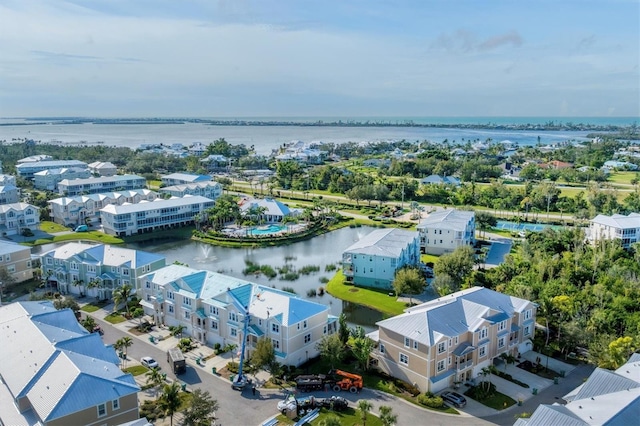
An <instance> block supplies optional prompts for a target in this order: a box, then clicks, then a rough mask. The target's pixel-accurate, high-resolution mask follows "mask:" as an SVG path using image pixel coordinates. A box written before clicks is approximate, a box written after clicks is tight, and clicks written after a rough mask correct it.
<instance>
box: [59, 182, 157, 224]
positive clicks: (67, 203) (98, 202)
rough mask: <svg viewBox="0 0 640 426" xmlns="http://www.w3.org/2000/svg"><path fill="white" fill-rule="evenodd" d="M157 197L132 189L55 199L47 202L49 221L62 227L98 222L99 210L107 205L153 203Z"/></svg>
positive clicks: (141, 190)
mask: <svg viewBox="0 0 640 426" xmlns="http://www.w3.org/2000/svg"><path fill="white" fill-rule="evenodd" d="M158 197H159V195H158V193H157V192H153V191H151V190H149V189H132V190H128V191H119V192H105V193H101V194H89V195H76V196H75V197H61V198H55V199H53V200H50V201H49V202H48V204H49V216H50V217H51V219H52V220H53V221H54V222H56V223H59V224H61V225H64V226H69V227H72V226H76V225H79V224H83V223H86V222H87V221H89V222H99V221H100V210H101V209H102V208H104V207H106V206H109V205H118V206H121V205H123V204H125V203H127V204H137V203H140V202H143V201H153V200H155V199H157V198H158Z"/></svg>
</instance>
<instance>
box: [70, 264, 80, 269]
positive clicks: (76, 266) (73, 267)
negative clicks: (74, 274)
mask: <svg viewBox="0 0 640 426" xmlns="http://www.w3.org/2000/svg"><path fill="white" fill-rule="evenodd" d="M78 269H80V268H78V264H77V263H76V262H71V270H72V271H77V270H78Z"/></svg>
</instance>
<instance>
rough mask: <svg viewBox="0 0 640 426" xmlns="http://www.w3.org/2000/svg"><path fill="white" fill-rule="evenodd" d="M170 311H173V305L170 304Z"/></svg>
mask: <svg viewBox="0 0 640 426" xmlns="http://www.w3.org/2000/svg"><path fill="white" fill-rule="evenodd" d="M169 313H170V314H172V313H173V305H169Z"/></svg>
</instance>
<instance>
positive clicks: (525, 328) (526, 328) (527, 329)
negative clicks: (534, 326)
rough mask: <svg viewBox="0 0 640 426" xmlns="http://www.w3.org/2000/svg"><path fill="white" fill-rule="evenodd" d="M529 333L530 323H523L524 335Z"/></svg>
mask: <svg viewBox="0 0 640 426" xmlns="http://www.w3.org/2000/svg"><path fill="white" fill-rule="evenodd" d="M530 334H531V326H530V325H525V327H524V335H525V336H528V335H530Z"/></svg>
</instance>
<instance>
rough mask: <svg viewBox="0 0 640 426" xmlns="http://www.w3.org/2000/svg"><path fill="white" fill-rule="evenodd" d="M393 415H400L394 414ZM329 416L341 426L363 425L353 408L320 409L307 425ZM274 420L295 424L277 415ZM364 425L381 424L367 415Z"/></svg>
mask: <svg viewBox="0 0 640 426" xmlns="http://www.w3.org/2000/svg"><path fill="white" fill-rule="evenodd" d="M381 405H384V404H381ZM376 408H377V407H376ZM395 414H401V413H395ZM331 415H334V416H337V417H338V418H339V419H340V425H341V426H355V425H361V424H363V423H362V420H361V419H360V412H359V411H358V410H357V409H355V408H353V407H349V408H347V410H345V411H342V412H338V411H330V410H327V409H326V408H321V409H320V415H319V416H318V418H317V419H315V420H314V421H312V422H311V423H307V424H311V425H319V424H320V422H322V421H323V419H326V418H327V417H328V416H331ZM276 418H277V419H278V424H284V425H292V424H295V423H296V422H295V421H292V420H289V419H288V418H287V417H286V416H284V415H282V414H280V415H278V417H276ZM366 424H367V426H381V425H382V422H381V421H380V418H379V417H377V416H374V415H373V414H371V413H368V414H367V421H366Z"/></svg>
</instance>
